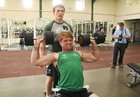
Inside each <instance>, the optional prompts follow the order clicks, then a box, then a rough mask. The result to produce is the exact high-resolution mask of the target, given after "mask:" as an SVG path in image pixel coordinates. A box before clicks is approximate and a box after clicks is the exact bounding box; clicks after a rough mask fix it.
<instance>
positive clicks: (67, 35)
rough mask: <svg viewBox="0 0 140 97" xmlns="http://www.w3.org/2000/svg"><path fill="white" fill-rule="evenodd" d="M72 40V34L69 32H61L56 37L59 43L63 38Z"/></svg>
mask: <svg viewBox="0 0 140 97" xmlns="http://www.w3.org/2000/svg"><path fill="white" fill-rule="evenodd" d="M65 37H66V38H72V39H73V35H72V33H71V32H70V31H69V32H61V33H60V34H59V35H58V40H59V42H61V41H62V39H63V38H65Z"/></svg>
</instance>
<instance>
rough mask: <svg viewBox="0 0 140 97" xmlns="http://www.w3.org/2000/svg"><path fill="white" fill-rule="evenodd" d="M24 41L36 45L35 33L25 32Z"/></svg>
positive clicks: (27, 44)
mask: <svg viewBox="0 0 140 97" xmlns="http://www.w3.org/2000/svg"><path fill="white" fill-rule="evenodd" d="M24 42H25V45H26V46H32V45H34V39H33V33H24Z"/></svg>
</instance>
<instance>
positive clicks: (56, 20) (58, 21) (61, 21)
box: [55, 19, 63, 23]
mask: <svg viewBox="0 0 140 97" xmlns="http://www.w3.org/2000/svg"><path fill="white" fill-rule="evenodd" d="M55 22H57V23H63V20H58V19H55Z"/></svg>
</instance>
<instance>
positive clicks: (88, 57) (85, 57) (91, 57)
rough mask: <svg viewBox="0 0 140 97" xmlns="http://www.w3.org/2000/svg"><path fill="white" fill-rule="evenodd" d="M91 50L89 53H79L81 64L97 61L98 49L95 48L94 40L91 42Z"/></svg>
mask: <svg viewBox="0 0 140 97" xmlns="http://www.w3.org/2000/svg"><path fill="white" fill-rule="evenodd" d="M91 45H92V47H91V48H92V49H91V52H90V53H84V52H81V58H82V61H83V62H88V63H91V62H95V61H97V60H99V49H98V48H97V45H96V42H95V40H91Z"/></svg>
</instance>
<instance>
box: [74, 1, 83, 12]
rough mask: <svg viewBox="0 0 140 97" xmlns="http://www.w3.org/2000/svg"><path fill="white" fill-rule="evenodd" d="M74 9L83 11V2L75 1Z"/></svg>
mask: <svg viewBox="0 0 140 97" xmlns="http://www.w3.org/2000/svg"><path fill="white" fill-rule="evenodd" d="M75 8H76V10H84V9H85V0H76V2H75Z"/></svg>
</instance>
